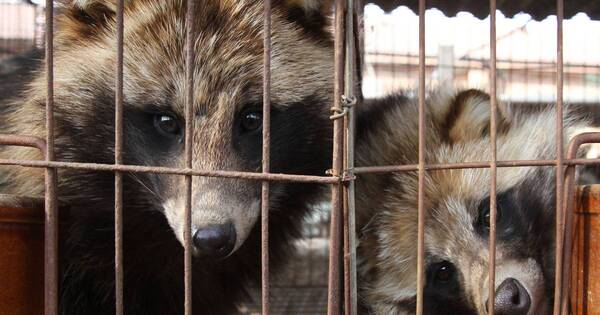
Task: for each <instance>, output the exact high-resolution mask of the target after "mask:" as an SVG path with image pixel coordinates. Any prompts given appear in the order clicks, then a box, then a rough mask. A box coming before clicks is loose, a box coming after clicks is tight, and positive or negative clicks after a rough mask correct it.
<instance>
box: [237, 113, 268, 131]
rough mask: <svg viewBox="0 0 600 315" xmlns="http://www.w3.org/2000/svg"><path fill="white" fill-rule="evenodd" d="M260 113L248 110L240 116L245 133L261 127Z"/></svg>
mask: <svg viewBox="0 0 600 315" xmlns="http://www.w3.org/2000/svg"><path fill="white" fill-rule="evenodd" d="M262 119H263V117H262V112H260V111H257V110H248V111H245V112H244V113H243V114H242V122H241V123H242V128H243V129H244V130H245V131H254V130H257V129H258V128H260V127H261V126H262Z"/></svg>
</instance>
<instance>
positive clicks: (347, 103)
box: [329, 95, 356, 120]
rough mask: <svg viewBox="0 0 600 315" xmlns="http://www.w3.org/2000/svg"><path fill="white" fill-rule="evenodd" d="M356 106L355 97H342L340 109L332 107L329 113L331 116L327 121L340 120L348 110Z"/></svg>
mask: <svg viewBox="0 0 600 315" xmlns="http://www.w3.org/2000/svg"><path fill="white" fill-rule="evenodd" d="M355 104H356V97H354V96H346V95H342V108H337V107H332V108H331V112H332V113H333V115H331V116H329V119H331V120H336V119H340V118H342V117H344V116H346V115H347V114H348V109H350V107H352V106H354V105H355Z"/></svg>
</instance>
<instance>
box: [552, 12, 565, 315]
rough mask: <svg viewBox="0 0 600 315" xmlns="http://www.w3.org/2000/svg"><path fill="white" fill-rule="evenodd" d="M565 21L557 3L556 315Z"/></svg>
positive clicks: (559, 271)
mask: <svg viewBox="0 0 600 315" xmlns="http://www.w3.org/2000/svg"><path fill="white" fill-rule="evenodd" d="M563 19H564V1H563V0H557V1H556V253H555V254H556V257H555V259H556V270H555V282H554V314H555V315H559V314H561V301H562V292H561V288H562V281H563V279H562V278H563V270H562V267H563V260H562V252H563V250H564V230H565V220H564V215H563V211H562V210H563V194H562V193H563V189H564V188H563V184H564V175H563V173H564V167H563V165H564V156H563V155H564V154H563V150H564V148H563Z"/></svg>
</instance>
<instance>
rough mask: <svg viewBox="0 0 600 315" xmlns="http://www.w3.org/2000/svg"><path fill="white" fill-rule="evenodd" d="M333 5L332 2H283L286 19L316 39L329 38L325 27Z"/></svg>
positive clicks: (328, 0)
mask: <svg viewBox="0 0 600 315" xmlns="http://www.w3.org/2000/svg"><path fill="white" fill-rule="evenodd" d="M333 4H334V1H333V0H283V5H284V7H285V9H286V12H287V15H288V16H287V17H288V19H289V20H290V21H291V22H293V23H296V24H298V25H300V27H301V28H302V29H303V30H304V31H306V32H307V33H308V34H309V35H312V36H314V37H315V38H317V39H323V38H326V37H330V35H329V36H328V34H329V31H328V30H327V26H329V24H330V16H331V15H332V13H333Z"/></svg>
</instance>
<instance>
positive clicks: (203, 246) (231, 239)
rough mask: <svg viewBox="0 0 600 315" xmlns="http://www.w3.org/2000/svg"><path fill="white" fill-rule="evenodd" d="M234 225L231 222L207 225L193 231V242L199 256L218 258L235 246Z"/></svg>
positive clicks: (225, 254)
mask: <svg viewBox="0 0 600 315" xmlns="http://www.w3.org/2000/svg"><path fill="white" fill-rule="evenodd" d="M235 238H236V235H235V227H234V226H233V224H231V223H226V224H219V225H209V226H205V227H203V228H200V229H198V230H197V231H196V232H195V233H194V237H193V242H194V246H195V247H196V249H197V250H198V255H199V256H200V257H201V258H209V259H220V258H225V257H227V255H229V254H230V253H231V251H232V250H233V247H234V246H235Z"/></svg>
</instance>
